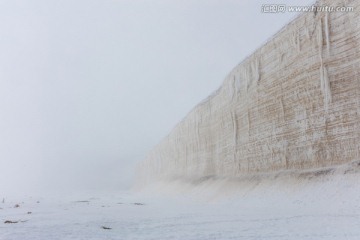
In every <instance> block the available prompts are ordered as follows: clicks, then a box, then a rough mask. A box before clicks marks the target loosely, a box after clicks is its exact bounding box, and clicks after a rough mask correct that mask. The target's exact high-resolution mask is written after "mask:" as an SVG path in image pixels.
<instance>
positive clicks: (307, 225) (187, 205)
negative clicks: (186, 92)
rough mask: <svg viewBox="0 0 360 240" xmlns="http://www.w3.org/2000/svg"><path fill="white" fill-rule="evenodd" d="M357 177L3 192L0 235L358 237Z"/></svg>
mask: <svg viewBox="0 0 360 240" xmlns="http://www.w3.org/2000/svg"><path fill="white" fill-rule="evenodd" d="M320 175H321V174H320ZM359 180H360V175H359V173H354V172H350V173H346V174H328V175H325V176H318V174H312V175H311V174H310V175H306V174H304V175H303V176H301V177H299V178H296V177H280V178H273V179H270V180H266V181H265V180H261V179H256V178H254V179H252V180H251V181H248V182H246V181H244V182H243V183H238V182H233V183H231V182H227V183H224V182H222V183H221V181H215V180H214V181H204V182H202V183H198V184H197V185H196V186H191V187H190V186H189V185H187V186H186V184H183V183H176V182H173V183H172V184H170V185H168V186H165V185H157V186H156V189H155V187H153V188H148V191H145V192H142V193H134V192H118V193H116V194H110V193H108V194H101V196H97V195H94V194H93V195H91V194H79V195H78V196H76V195H72V196H69V195H68V196H61V195H59V196H58V197H55V196H52V197H39V198H38V197H24V198H11V197H6V196H5V202H4V203H2V202H0V208H1V209H0V220H1V222H0V239H1V240H32V239H36V240H42V239H46V240H48V239H51V240H55V239H87V240H89V239H181V240H183V239H186V240H190V239H359V238H360V227H359V226H360V184H359V183H360V181H359ZM155 190H157V191H163V192H166V193H167V194H166V195H164V194H162V195H155V194H152V192H153V191H155ZM99 195H100V194H99ZM0 201H2V199H0ZM16 204H18V205H19V207H15V205H16ZM5 221H13V222H17V223H5ZM104 228H111V229H104Z"/></svg>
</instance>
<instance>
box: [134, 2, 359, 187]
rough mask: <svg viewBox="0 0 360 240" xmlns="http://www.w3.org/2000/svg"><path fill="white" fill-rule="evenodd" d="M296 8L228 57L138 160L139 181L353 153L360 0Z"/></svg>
mask: <svg viewBox="0 0 360 240" xmlns="http://www.w3.org/2000/svg"><path fill="white" fill-rule="evenodd" d="M343 4H348V5H349V6H350V5H351V6H353V7H354V11H353V12H347V13H344V12H331V13H326V12H317V13H316V12H315V13H314V12H312V13H303V14H302V15H300V16H299V17H297V18H296V19H295V20H294V21H292V22H291V23H289V24H288V25H286V26H285V27H284V28H283V29H281V30H280V31H279V32H278V33H277V34H276V35H275V36H274V37H273V38H272V39H271V40H269V41H268V42H267V43H266V44H264V45H263V46H262V47H261V48H259V49H258V50H257V51H255V52H254V53H253V54H252V55H251V56H249V57H248V58H246V59H245V60H244V61H242V62H241V63H240V64H239V65H238V66H236V67H235V68H234V69H233V70H232V71H231V72H230V73H229V75H228V76H227V77H226V79H225V80H224V82H223V84H222V86H221V87H220V88H219V89H218V90H217V91H215V92H214V93H213V94H212V95H210V96H209V97H208V98H207V99H205V100H204V101H202V102H201V103H200V104H199V105H197V106H196V107H195V108H194V109H193V110H192V111H191V112H190V113H189V114H188V115H187V116H186V117H185V118H184V119H183V121H181V122H180V123H179V124H178V125H177V126H176V127H175V128H174V129H173V130H172V131H171V132H170V134H169V135H168V136H167V137H166V138H165V139H163V140H162V141H161V142H160V144H158V145H157V146H156V147H155V148H154V149H153V150H152V151H151V152H150V153H149V154H148V156H147V158H146V159H145V160H144V162H143V163H141V165H140V166H139V170H138V176H139V177H138V181H142V182H143V184H147V183H151V182H152V181H156V180H159V179H162V180H163V179H174V178H179V177H180V178H184V179H201V178H203V177H208V176H212V177H215V178H220V179H221V178H236V177H240V176H246V175H252V174H259V173H270V172H278V171H288V170H306V169H318V168H323V167H330V166H336V165H340V164H345V163H349V162H352V161H355V160H357V159H359V158H360V90H359V89H360V72H359V69H360V34H359V33H360V15H359V14H358V13H359V12H360V2H359V1H351V0H348V1H345V2H344V1H343V0H336V1H327V0H320V1H318V2H317V5H343Z"/></svg>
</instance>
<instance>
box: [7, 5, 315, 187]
mask: <svg viewBox="0 0 360 240" xmlns="http://www.w3.org/2000/svg"><path fill="white" fill-rule="evenodd" d="M267 2H268V3H269V2H271V1H267ZM289 2H291V4H293V5H304V4H306V3H308V4H309V3H312V1H300V0H296V1H289ZM264 3H266V2H265V1H251V0H246V1H239V0H225V1H222V0H197V1H195V0H194V1H193V0H191V1H190V0H189V1H165V0H154V1H145V0H143V1H141V0H137V1H133V0H86V1H85V0H62V1H53V0H31V1H29V0H0V192H2V193H4V192H12V193H32V192H49V191H61V192H66V191H88V190H95V191H100V190H120V189H126V188H128V187H130V186H131V183H132V179H133V176H134V168H135V166H136V164H137V163H138V162H139V161H141V160H142V159H143V158H144V157H145V155H146V153H147V152H148V151H149V150H150V149H151V148H152V147H153V146H155V145H156V143H158V142H159V141H160V140H161V139H162V138H163V137H164V136H166V135H167V133H168V132H169V131H170V130H171V129H172V128H173V127H174V126H175V125H176V123H177V122H179V121H180V120H181V119H182V118H183V117H184V116H185V115H186V114H187V112H189V111H190V110H191V109H192V108H193V107H194V106H195V105H196V104H197V103H198V102H200V101H201V100H202V99H204V98H205V97H206V96H207V95H209V94H210V93H211V92H212V91H214V90H215V89H216V88H218V87H219V85H220V84H221V82H222V81H223V79H224V77H225V76H226V74H227V73H228V72H229V71H230V70H231V69H232V68H233V67H234V66H235V65H236V64H238V63H239V62H240V61H241V60H242V59H243V58H244V57H246V56H247V55H249V54H251V52H253V51H254V50H255V49H256V48H258V47H259V46H260V45H261V44H263V43H264V42H265V41H266V40H267V39H268V38H269V37H270V36H271V35H273V34H274V33H276V32H277V31H278V30H279V29H280V28H281V27H282V26H283V25H284V24H286V23H287V22H288V21H289V20H290V19H291V18H293V17H294V14H289V13H279V14H265V13H261V5H262V4H264Z"/></svg>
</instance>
